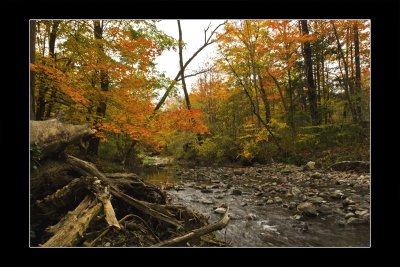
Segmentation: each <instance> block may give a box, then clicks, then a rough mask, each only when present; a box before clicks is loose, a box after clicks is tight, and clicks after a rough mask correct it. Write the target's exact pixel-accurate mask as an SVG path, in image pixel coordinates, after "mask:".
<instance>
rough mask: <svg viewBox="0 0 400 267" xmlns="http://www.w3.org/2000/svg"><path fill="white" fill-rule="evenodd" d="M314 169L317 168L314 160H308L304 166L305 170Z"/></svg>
mask: <svg viewBox="0 0 400 267" xmlns="http://www.w3.org/2000/svg"><path fill="white" fill-rule="evenodd" d="M314 169H315V162H314V161H309V162H307V164H306V165H305V166H304V167H303V170H305V171H309V170H314Z"/></svg>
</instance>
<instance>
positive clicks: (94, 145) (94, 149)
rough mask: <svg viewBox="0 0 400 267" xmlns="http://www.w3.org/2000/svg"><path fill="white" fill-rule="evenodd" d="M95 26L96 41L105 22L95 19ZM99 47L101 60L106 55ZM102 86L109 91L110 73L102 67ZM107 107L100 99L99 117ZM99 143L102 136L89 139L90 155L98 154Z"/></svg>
mask: <svg viewBox="0 0 400 267" xmlns="http://www.w3.org/2000/svg"><path fill="white" fill-rule="evenodd" d="M93 26H94V38H95V40H96V41H100V42H101V40H102V39H103V23H102V22H100V21H99V20H94V21H93ZM98 49H99V61H101V57H103V56H105V55H104V47H103V45H102V44H99V45H98ZM100 88H101V90H102V91H105V92H106V91H108V89H109V81H108V73H107V71H106V70H103V69H100ZM106 108H107V104H106V102H104V101H100V103H99V105H98V106H97V109H96V114H97V115H98V116H99V117H104V116H105V115H106ZM99 143H100V138H97V137H96V138H92V139H90V141H89V146H88V154H89V155H97V154H98V151H99Z"/></svg>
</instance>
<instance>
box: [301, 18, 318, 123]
mask: <svg viewBox="0 0 400 267" xmlns="http://www.w3.org/2000/svg"><path fill="white" fill-rule="evenodd" d="M301 31H302V33H303V35H304V36H306V35H308V34H309V31H308V25H307V20H301ZM311 56H312V50H311V44H310V42H309V41H306V42H304V65H305V69H306V75H307V87H308V101H309V107H310V115H311V122H312V124H313V125H319V124H320V118H319V112H318V105H317V96H316V89H315V82H314V77H313V71H312V70H313V64H312V58H311Z"/></svg>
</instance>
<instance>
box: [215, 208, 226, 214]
mask: <svg viewBox="0 0 400 267" xmlns="http://www.w3.org/2000/svg"><path fill="white" fill-rule="evenodd" d="M225 212H226V209H225V208H216V209H215V210H214V213H217V214H224V213H225Z"/></svg>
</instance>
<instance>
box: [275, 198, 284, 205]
mask: <svg viewBox="0 0 400 267" xmlns="http://www.w3.org/2000/svg"><path fill="white" fill-rule="evenodd" d="M274 201H275V203H278V204H280V203H282V198H280V197H274Z"/></svg>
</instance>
